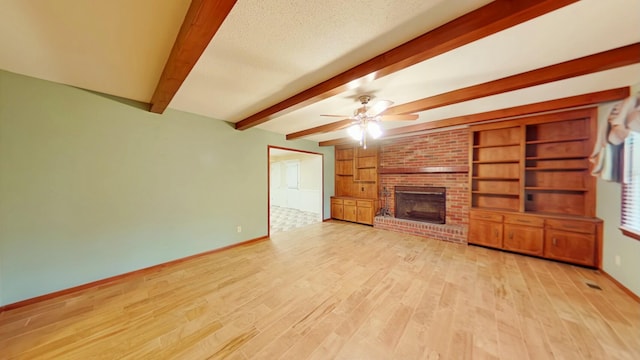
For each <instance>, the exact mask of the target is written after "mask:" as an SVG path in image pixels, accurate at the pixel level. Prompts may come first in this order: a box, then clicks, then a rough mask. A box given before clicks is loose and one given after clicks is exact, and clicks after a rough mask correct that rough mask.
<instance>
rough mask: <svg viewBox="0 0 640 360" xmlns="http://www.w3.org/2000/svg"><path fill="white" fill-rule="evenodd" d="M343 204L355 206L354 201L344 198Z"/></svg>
mask: <svg viewBox="0 0 640 360" xmlns="http://www.w3.org/2000/svg"><path fill="white" fill-rule="evenodd" d="M344 204H345V205H347V206H356V201H355V200H347V199H344Z"/></svg>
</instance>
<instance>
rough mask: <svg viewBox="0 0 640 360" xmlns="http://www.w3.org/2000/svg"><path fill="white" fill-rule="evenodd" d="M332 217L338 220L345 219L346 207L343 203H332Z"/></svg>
mask: <svg viewBox="0 0 640 360" xmlns="http://www.w3.org/2000/svg"><path fill="white" fill-rule="evenodd" d="M331 217H332V218H334V219H338V220H343V219H344V207H343V206H342V204H339V203H335V202H332V203H331Z"/></svg>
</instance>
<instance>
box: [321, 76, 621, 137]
mask: <svg viewBox="0 0 640 360" xmlns="http://www.w3.org/2000/svg"><path fill="white" fill-rule="evenodd" d="M629 94H630V89H629V87H621V88H616V89H610V90H604V91H598V92H592V93H587V94H581V95H576V96H570V97H566V98H562V99H556V100H550V101H542V102H537V103H533V104H527V105H521V106H515V107H511V108H505V109H498V110H493V111H487V112H483V113H478V114H472V115H463V116H456V117H452V118H448V119H441V120H435V121H429V122H425V123H421V124H415V125H409V126H403V127H399V128H395V129H389V130H386V131H385V133H384V134H383V136H382V137H383V138H386V137H391V136H398V135H404V134H411V133H416V132H420V131H427V130H435V129H441V128H446V127H451V126H459V125H468V124H473V123H478V122H483V121H489V120H500V119H506V118H512V117H517V116H526V115H532V114H536V113H541V112H546V111H557V110H565V109H570V108H575V107H580V106H587V105H594V104H599V103H603V102H607V101H616V100H622V99H624V98H627V97H629ZM349 142H353V140H352V139H349V138H340V139H334V140H328V141H321V142H320V143H319V145H320V146H334V145H340V144H346V143H349Z"/></svg>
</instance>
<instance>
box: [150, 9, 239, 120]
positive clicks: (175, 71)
mask: <svg viewBox="0 0 640 360" xmlns="http://www.w3.org/2000/svg"><path fill="white" fill-rule="evenodd" d="M235 3H236V0H193V1H191V5H190V6H189V10H187V14H186V16H185V17H184V21H183V22H182V26H181V27H180V32H179V33H178V36H177V38H176V41H175V43H174V44H173V48H172V49H171V53H170V54H169V58H168V59H167V63H166V64H165V66H164V70H162V75H161V76H160V81H159V82H158V85H157V86H156V90H155V91H154V93H153V97H152V98H151V105H150V108H149V111H151V112H154V113H158V114H162V113H163V112H164V111H165V110H166V108H167V106H169V102H171V99H173V97H174V96H175V94H176V92H178V89H179V88H180V86H181V85H182V83H183V82H184V80H185V79H186V78H187V75H189V72H191V69H193V67H194V65H195V64H196V62H197V61H198V59H199V58H200V56H201V55H202V53H203V52H204V49H206V47H207V45H209V43H210V42H211V39H213V36H214V35H215V34H216V32H217V31H218V29H219V28H220V25H222V22H223V21H224V19H226V17H227V15H228V14H229V12H230V11H231V9H232V8H233V5H235Z"/></svg>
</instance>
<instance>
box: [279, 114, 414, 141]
mask: <svg viewBox="0 0 640 360" xmlns="http://www.w3.org/2000/svg"><path fill="white" fill-rule="evenodd" d="M381 117H382V120H389V121H402V120H417V119H418V115H417V114H403V115H382V116H381ZM352 123H353V119H342V120H339V121H336V122H332V123H329V124H325V125H320V126H316V127H314V128H310V129H306V130H301V131H297V132H294V133H291V134H287V140H294V139H298V138H301V137H305V136H309V135H313V134H322V133H328V132H332V131H337V130H340V129H344V128H346V127H347V126H349V125H351V124H352Z"/></svg>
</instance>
